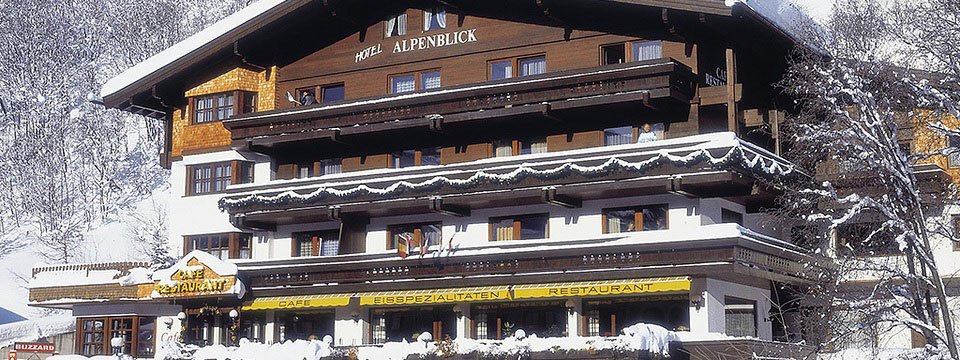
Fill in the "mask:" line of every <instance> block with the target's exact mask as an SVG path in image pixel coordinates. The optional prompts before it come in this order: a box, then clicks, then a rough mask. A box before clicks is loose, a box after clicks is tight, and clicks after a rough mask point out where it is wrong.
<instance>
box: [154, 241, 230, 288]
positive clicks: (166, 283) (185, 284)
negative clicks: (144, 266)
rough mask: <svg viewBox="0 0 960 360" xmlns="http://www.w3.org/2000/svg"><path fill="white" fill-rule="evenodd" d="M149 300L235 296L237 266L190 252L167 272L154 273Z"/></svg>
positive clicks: (205, 254)
mask: <svg viewBox="0 0 960 360" xmlns="http://www.w3.org/2000/svg"><path fill="white" fill-rule="evenodd" d="M153 278H154V279H157V280H158V281H157V282H156V283H155V284H154V287H153V293H152V294H151V297H153V298H193V297H207V296H223V295H237V297H243V292H244V287H243V284H242V283H240V282H239V281H238V280H237V266H236V265H233V264H230V263H227V262H224V261H223V260H220V259H218V258H216V257H214V256H213V255H210V254H208V253H206V252H203V251H193V252H191V253H189V254H187V256H185V257H183V259H180V261H178V262H177V263H176V264H174V265H173V266H172V267H170V268H167V269H161V270H157V272H156V273H155V274H154V277H153Z"/></svg>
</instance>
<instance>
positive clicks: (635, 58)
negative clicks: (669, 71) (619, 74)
mask: <svg viewBox="0 0 960 360" xmlns="http://www.w3.org/2000/svg"><path fill="white" fill-rule="evenodd" d="M647 43H659V44H660V57H658V58H654V59H644V60H640V54H638V53H637V48H638V47H639V46H640V45H642V44H647ZM629 56H630V58H629V60H628V61H631V62H642V61H651V60H656V59H663V40H642V39H638V40H634V41H631V42H630V54H629Z"/></svg>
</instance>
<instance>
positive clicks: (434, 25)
mask: <svg viewBox="0 0 960 360" xmlns="http://www.w3.org/2000/svg"><path fill="white" fill-rule="evenodd" d="M446 28H447V10H446V9H444V8H442V7H436V8H433V9H430V10H425V11H424V12H423V31H424V32H426V31H430V30H440V29H446Z"/></svg>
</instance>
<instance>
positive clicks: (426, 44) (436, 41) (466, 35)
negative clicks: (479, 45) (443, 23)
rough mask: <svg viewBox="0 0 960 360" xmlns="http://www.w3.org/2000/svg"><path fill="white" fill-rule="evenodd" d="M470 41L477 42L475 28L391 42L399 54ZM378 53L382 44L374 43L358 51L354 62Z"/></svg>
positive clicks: (381, 49)
mask: <svg viewBox="0 0 960 360" xmlns="http://www.w3.org/2000/svg"><path fill="white" fill-rule="evenodd" d="M472 42H477V29H469V30H459V31H453V32H447V33H442V34H430V35H424V36H420V37H415V38H410V39H401V40H397V41H396V42H394V44H393V48H392V49H393V51H392V53H393V54H400V53H406V52H412V51H419V50H426V49H432V48H442V47H447V46H457V45H462V44H467V43H472ZM388 51H389V50H388ZM380 54H383V44H376V45H373V46H370V47H367V48H364V49H363V50H360V51H358V52H357V56H356V58H355V59H354V62H355V63H359V62H361V61H364V60H367V59H369V58H372V57H374V56H377V55H380Z"/></svg>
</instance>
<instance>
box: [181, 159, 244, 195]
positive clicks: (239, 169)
mask: <svg viewBox="0 0 960 360" xmlns="http://www.w3.org/2000/svg"><path fill="white" fill-rule="evenodd" d="M253 166H254V165H253V163H252V162H248V161H229V162H222V163H212V164H200V165H190V166H187V195H203V194H212V193H217V192H222V191H224V190H226V189H227V187H228V186H230V185H231V184H248V183H252V182H253Z"/></svg>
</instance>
